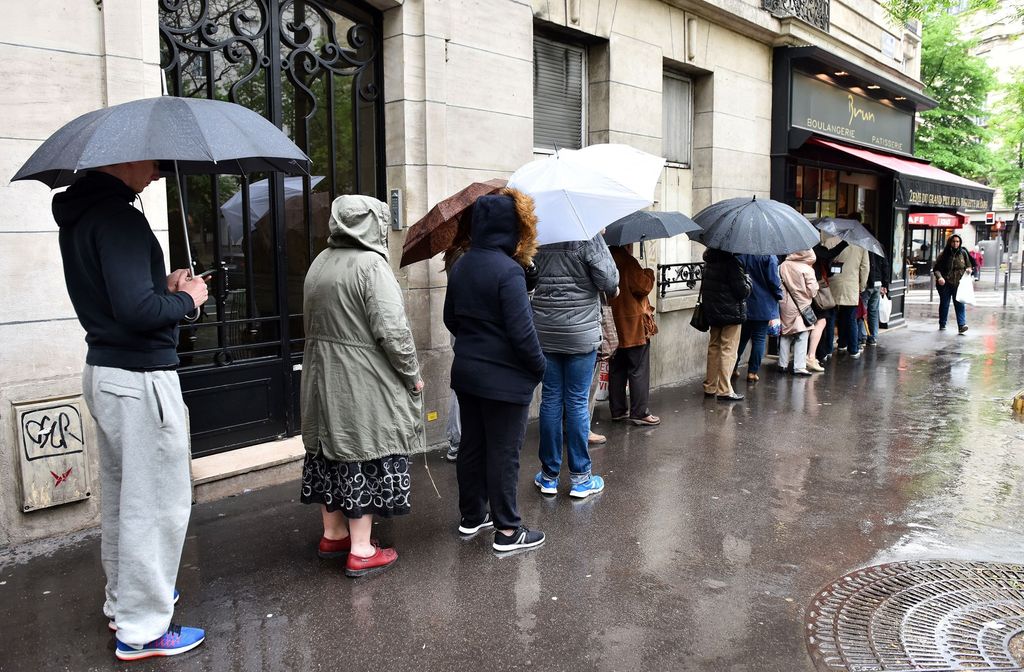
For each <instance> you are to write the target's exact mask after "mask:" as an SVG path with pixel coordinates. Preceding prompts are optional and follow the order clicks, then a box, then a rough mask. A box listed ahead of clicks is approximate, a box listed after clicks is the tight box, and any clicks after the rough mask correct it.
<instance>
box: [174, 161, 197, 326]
mask: <svg viewBox="0 0 1024 672" xmlns="http://www.w3.org/2000/svg"><path fill="white" fill-rule="evenodd" d="M174 181H175V184H176V185H177V187H178V208H179V210H181V232H182V233H183V234H184V238H185V254H186V255H187V257H188V266H187V268H186V270H187V271H188V279H189V280H191V279H192V278H193V277H194V276H193V274H192V271H193V267H194V265H195V262H193V261H192V245H191V244H190V243H189V240H188V220H187V219H186V218H185V196H184V189H183V188H182V186H181V175H180V174H179V173H178V160H177V159H175V160H174ZM201 312H202V310H201V307H200V306H196V307H195V309H194V310H193V311H192V312H190V313H189V314H187V315H185V321H187V322H195V321H196V320H198V319H199V315H200V313H201Z"/></svg>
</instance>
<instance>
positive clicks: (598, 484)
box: [569, 476, 604, 498]
mask: <svg viewBox="0 0 1024 672" xmlns="http://www.w3.org/2000/svg"><path fill="white" fill-rule="evenodd" d="M602 490H604V479H603V478H601V477H600V476H591V477H590V480H587V481H583V482H582V483H577V484H576V485H574V486H572V490H570V491H569V496H570V497H581V498H582V497H590V496H591V495H596V494H597V493H599V492H601V491H602Z"/></svg>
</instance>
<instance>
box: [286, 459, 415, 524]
mask: <svg viewBox="0 0 1024 672" xmlns="http://www.w3.org/2000/svg"><path fill="white" fill-rule="evenodd" d="M411 485H412V483H411V477H410V475H409V458H407V457H405V456H404V455H389V456H388V457H381V458H378V459H376V460H366V461H364V462H335V461H333V460H329V459H327V458H326V457H324V456H323V453H319V454H317V455H316V456H312V455H310V454H309V453H306V459H305V461H304V462H303V463H302V494H301V500H302V503H303V504H323V505H324V506H326V507H327V510H328V511H341V512H342V513H344V514H345V517H346V518H361V517H362V516H366V515H374V516H380V517H382V518H390V517H392V516H401V515H404V514H406V513H409V510H410V508H411V507H410V504H409V492H410V490H411Z"/></svg>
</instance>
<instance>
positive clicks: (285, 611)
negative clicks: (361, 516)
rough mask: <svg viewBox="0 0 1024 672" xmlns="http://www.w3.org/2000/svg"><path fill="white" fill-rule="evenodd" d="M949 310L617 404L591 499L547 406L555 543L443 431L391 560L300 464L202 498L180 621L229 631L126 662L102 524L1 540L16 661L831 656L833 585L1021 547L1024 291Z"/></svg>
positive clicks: (5, 659) (434, 664)
mask: <svg viewBox="0 0 1024 672" xmlns="http://www.w3.org/2000/svg"><path fill="white" fill-rule="evenodd" d="M935 310H936V309H935V307H934V306H930V305H913V306H911V317H910V320H909V324H910V326H909V327H908V328H904V329H898V330H893V331H891V332H886V333H884V334H883V335H882V338H881V344H880V345H879V346H878V347H877V348H871V349H868V350H866V352H865V354H864V356H863V357H861V358H860V359H859V360H851V359H849V358H846V357H843V356H839V358H838V360H837V361H835V362H834V363H832V364H830V365H829V370H828V371H827V372H826V373H825V374H823V375H820V376H815V377H814V378H811V379H798V378H792V377H786V376H783V375H781V374H779V373H777V372H775V371H773V370H772V364H773V363H774V360H771V359H769V360H766V362H765V366H764V368H763V369H762V371H763V372H762V375H761V377H762V379H761V381H760V382H758V383H756V384H754V385H753V386H749V387H748V388H747V393H748V397H747V400H746V401H745V402H742V403H739V404H735V405H729V404H726V403H720V402H716V401H714V400H704V399H703V396H702V393H701V388H700V385H699V383H698V381H694V382H693V383H692V384H688V385H685V386H681V387H678V388H671V389H663V390H660V391H658V392H657V393H656V394H655V395H654V397H653V400H652V408H653V410H654V412H655V413H657V414H659V415H661V416H662V418H663V420H664V422H663V425H662V426H661V427H657V428H647V427H627V426H624V425H621V424H612V423H610V422H609V421H608V414H607V409H606V408H601V409H599V412H598V416H597V420H598V422H599V424H598V426H597V427H596V429H597V430H598V431H600V432H602V433H606V434H607V435H608V443H607V444H606V445H604V446H599V447H595V449H594V450H593V458H594V464H595V470H596V472H597V473H600V474H602V475H604V476H605V478H606V481H607V488H606V490H605V492H603V493H601V494H600V495H597V496H595V497H592V498H590V499H588V500H585V501H582V502H578V501H572V500H570V498H569V497H567V496H566V495H565V492H564V487H565V486H564V484H563V492H562V493H561V494H560V495H559V496H557V497H554V498H545V497H543V496H541V495H540V494H539V493H538V492H536V490H535V488H534V486H533V485H532V483H531V480H532V476H533V474H534V473H535V472H536V470H537V461H536V451H535V447H536V426H535V425H531V427H530V431H529V434H528V437H527V448H526V449H525V451H524V456H523V458H524V459H523V468H522V472H521V482H520V505H521V508H522V512H523V517H524V520H525V521H526V522H527V524H529V525H533V526H536V527H538V528H540V529H543V530H544V531H545V532H547V534H548V542H547V543H546V544H545V545H544V546H543V547H542V548H540V549H539V550H536V551H533V552H526V553H522V554H520V555H515V556H513V557H506V558H498V557H496V556H495V554H494V553H493V552H492V551H491V549H490V535H488V534H479V535H477V536H476V537H475V538H473V539H471V540H469V541H464V540H462V539H460V537H459V536H458V534H457V533H456V531H455V527H456V525H457V522H458V517H457V516H458V514H457V505H456V501H457V500H456V486H455V472H454V468H453V467H452V465H449V464H446V463H444V462H443V461H442V459H441V456H440V454H439V453H432V454H430V455H428V456H427V457H426V459H425V461H424V458H422V457H420V458H417V461H416V467H415V473H414V482H413V483H414V485H413V488H414V489H413V495H414V500H413V513H412V514H411V515H410V516H407V517H404V518H401V519H397V520H394V521H387V522H382V523H380V524H378V525H377V526H376V528H375V530H376V535H377V536H379V537H380V538H381V539H382V540H383V541H385V542H388V543H394V544H395V546H396V548H397V549H398V551H399V554H400V556H401V557H400V559H399V562H398V564H397V565H396V566H395V567H394V568H393V569H392V570H391V571H389V572H386V573H384V574H382V575H379V576H376V577H371V578H366V579H360V580H355V581H353V580H350V579H347V578H346V577H345V576H344V575H343V574H342V568H343V565H342V564H341V562H339V561H320V560H318V559H317V558H316V556H315V552H314V551H315V543H316V540H317V538H318V536H319V533H320V529H319V525H318V523H319V515H318V513H317V511H316V510H315V509H313V508H312V507H304V506H302V505H301V504H299V503H298V502H297V495H298V487H297V484H288V485H285V486H280V487H274V488H270V489H267V490H262V491H259V492H252V493H249V494H246V495H243V496H239V497H233V498H229V499H226V500H223V501H220V502H215V503H211V504H205V505H201V506H197V507H196V508H195V509H194V512H193V517H192V524H191V528H190V532H189V537H188V540H187V543H186V547H185V553H184V558H183V561H182V563H183V564H182V570H181V573H180V576H179V580H178V586H179V588H180V589H181V592H182V598H181V601H180V603H179V604H178V613H177V615H176V620H177V621H179V622H182V623H184V624H187V625H199V626H202V627H205V628H207V633H208V639H207V642H206V643H205V644H203V646H201V647H200V648H199V649H197V650H196V651H194V652H191V653H189V654H185V655H183V656H181V657H180V658H176V659H171V660H163V661H159V660H158V661H157V662H153V661H143V662H139V663H133V664H118V663H117V662H116V661H115V660H114V657H113V638H112V637H111V635H110V633H108V632H107V629H106V620H105V619H104V618H103V617H102V614H101V613H100V608H101V600H102V588H103V580H102V573H101V571H100V564H99V543H98V537H97V536H96V535H95V533H88V534H85V535H79V536H78V537H76V538H74V539H72V540H65V541H63V542H60V543H58V542H48V543H43V544H36V545H32V546H27V547H22V548H20V549H17V550H14V551H7V552H6V553H4V552H0V670H4V671H8V670H10V671H14V670H50V669H54V670H63V669H67V670H109V669H122V668H123V669H129V668H131V669H135V670H149V669H172V668H173V669H188V670H199V669H202V670H415V671H417V672H427V671H429V670H456V669H461V670H480V669H488V670H513V669H515V670H522V669H537V670H544V671H545V672H549V671H550V672H554V671H556V670H641V669H644V670H707V671H715V672H723V671H740V670H743V671H751V672H764V671H774V670H778V671H780V672H794V671H795V672H810V671H811V670H813V665H812V663H811V661H810V658H809V657H808V655H807V651H806V644H805V641H804V631H803V627H804V626H803V622H804V609H805V607H806V605H807V603H808V602H809V600H810V599H811V598H812V597H813V596H814V595H815V594H816V593H817V592H818V590H819V589H821V588H822V586H824V585H825V584H827V583H828V582H830V581H832V580H834V579H836V578H838V577H840V576H842V575H844V574H846V573H847V572H849V571H851V570H853V569H855V568H858V567H863V566H866V565H872V564H877V563H881V562H890V561H895V560H909V559H967V560H988V561H1001V562H1021V561H1022V559H1024V422H1021V421H1020V420H1018V419H1015V418H1014V417H1013V416H1012V415H1011V413H1010V410H1009V400H1010V398H1011V397H1012V395H1013V394H1014V393H1015V392H1016V391H1018V390H1019V389H1020V388H1022V387H1024V329H1022V326H1024V311H1022V310H1021V309H1020V308H1019V307H1013V308H1008V309H1000V308H975V309H972V310H971V312H970V319H971V329H970V331H969V332H968V334H967V335H966V336H957V335H956V333H955V331H946V332H938V331H937V330H936V325H935V319H934V315H935ZM743 386H744V385H743V384H740V386H739V387H740V388H742V387H743ZM741 391H742V389H741ZM424 462H425V463H424ZM428 468H429V473H428ZM431 478H432V479H433V482H434V483H435V484H436V488H437V491H438V492H439V493H440V495H438V494H437V492H435V489H434V486H433V485H432V484H431Z"/></svg>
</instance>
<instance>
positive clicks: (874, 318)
mask: <svg viewBox="0 0 1024 672" xmlns="http://www.w3.org/2000/svg"><path fill="white" fill-rule="evenodd" d="M881 298H882V290H881V288H880V287H872V288H870V289H865V290H864V291H863V292H861V293H860V299H861V301H863V302H864V307H865V308H867V311H868V329H870V330H871V333H870V334H868V333H867V332H866V331H865V330H864V322H863V321H862V320H858V321H857V333H859V334H860V339H861V340H862V341H863V340H865V339H867V341H868V343H874V342H875V339H876V338H878V302H879V301H880V300H881Z"/></svg>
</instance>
